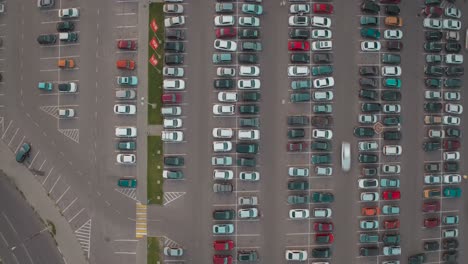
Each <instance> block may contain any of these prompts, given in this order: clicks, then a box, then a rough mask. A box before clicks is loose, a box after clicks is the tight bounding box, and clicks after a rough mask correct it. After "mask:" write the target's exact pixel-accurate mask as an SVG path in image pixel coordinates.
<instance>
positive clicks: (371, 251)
mask: <svg viewBox="0 0 468 264" xmlns="http://www.w3.org/2000/svg"><path fill="white" fill-rule="evenodd" d="M359 255H360V256H363V257H369V256H378V255H379V248H378V247H362V248H360V249H359Z"/></svg>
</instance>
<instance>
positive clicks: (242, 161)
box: [237, 158, 257, 167]
mask: <svg viewBox="0 0 468 264" xmlns="http://www.w3.org/2000/svg"><path fill="white" fill-rule="evenodd" d="M255 165H257V161H256V160H255V158H238V159H237V166H243V167H255Z"/></svg>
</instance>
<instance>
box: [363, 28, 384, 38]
mask: <svg viewBox="0 0 468 264" xmlns="http://www.w3.org/2000/svg"><path fill="white" fill-rule="evenodd" d="M361 37H363V38H370V39H379V38H380V32H379V30H378V29H375V28H362V29H361Z"/></svg>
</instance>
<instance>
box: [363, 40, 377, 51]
mask: <svg viewBox="0 0 468 264" xmlns="http://www.w3.org/2000/svg"><path fill="white" fill-rule="evenodd" d="M380 48H381V45H380V42H378V41H362V42H361V50H362V51H379V50H380Z"/></svg>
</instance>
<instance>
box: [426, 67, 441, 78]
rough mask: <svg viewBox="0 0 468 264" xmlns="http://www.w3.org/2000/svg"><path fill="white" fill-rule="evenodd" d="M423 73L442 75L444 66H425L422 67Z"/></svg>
mask: <svg viewBox="0 0 468 264" xmlns="http://www.w3.org/2000/svg"><path fill="white" fill-rule="evenodd" d="M424 73H425V74H426V75H429V76H436V77H440V76H442V75H444V67H442V66H435V65H433V66H426V67H424Z"/></svg>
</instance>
